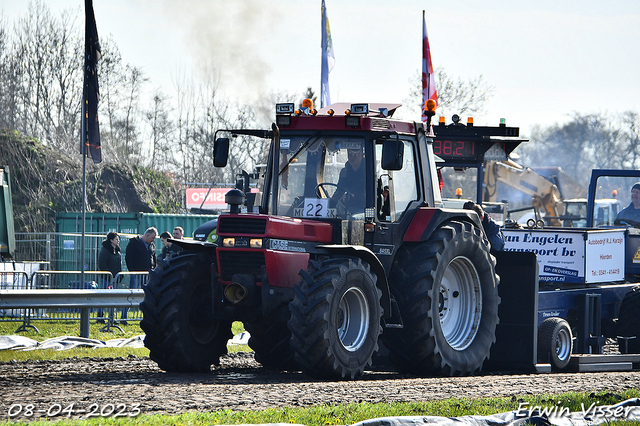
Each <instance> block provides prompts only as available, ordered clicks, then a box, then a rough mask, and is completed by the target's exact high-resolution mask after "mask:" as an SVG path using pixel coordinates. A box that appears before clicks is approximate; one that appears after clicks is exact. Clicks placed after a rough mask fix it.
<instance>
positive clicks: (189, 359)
mask: <svg viewBox="0 0 640 426" xmlns="http://www.w3.org/2000/svg"><path fill="white" fill-rule="evenodd" d="M213 259H214V256H213V255H212V254H210V253H199V254H194V253H189V254H185V255H183V256H178V257H175V258H173V259H171V260H170V262H168V263H165V265H164V266H158V267H157V268H156V269H155V270H154V271H152V272H151V273H150V274H149V283H148V284H147V285H146V286H144V287H143V288H144V300H143V302H142V303H141V304H140V309H141V310H142V313H143V315H144V317H143V319H142V321H141V323H140V327H141V328H142V330H143V331H144V332H145V333H146V337H145V340H144V345H145V346H146V347H147V348H148V349H149V357H150V358H151V359H152V360H154V361H155V362H157V363H158V366H159V367H160V369H162V370H164V371H169V372H182V373H201V372H207V371H210V369H211V364H216V365H219V364H220V357H221V356H222V355H224V354H226V353H227V342H228V341H229V339H230V338H231V337H232V336H233V335H232V333H231V322H230V321H222V320H218V319H215V318H214V316H213V294H212V290H211V263H212V262H213Z"/></svg>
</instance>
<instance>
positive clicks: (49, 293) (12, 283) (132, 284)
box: [0, 270, 149, 337]
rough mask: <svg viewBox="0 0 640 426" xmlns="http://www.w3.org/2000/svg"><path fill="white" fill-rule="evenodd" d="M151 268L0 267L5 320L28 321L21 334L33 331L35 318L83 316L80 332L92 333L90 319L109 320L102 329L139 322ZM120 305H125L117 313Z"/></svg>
mask: <svg viewBox="0 0 640 426" xmlns="http://www.w3.org/2000/svg"><path fill="white" fill-rule="evenodd" d="M148 278H149V274H148V272H120V273H118V274H117V275H116V276H115V277H112V276H111V273H109V272H105V271H85V272H84V284H82V281H83V279H82V272H81V271H49V270H36V271H33V272H32V273H31V274H30V275H29V274H28V273H27V272H25V271H16V270H12V271H7V270H1V271H0V321H14V322H21V323H22V324H21V325H20V326H19V327H18V329H17V330H16V331H15V332H16V333H19V332H22V331H26V330H28V329H33V330H36V331H38V332H39V330H38V329H37V327H36V326H35V325H33V324H32V323H31V322H32V321H35V320H49V321H50V320H80V336H81V337H89V322H90V320H96V321H99V322H104V323H105V326H104V327H103V328H102V329H101V330H100V331H111V329H112V328H117V329H119V330H121V331H122V328H121V327H120V326H119V325H118V321H121V322H122V321H124V320H123V316H124V314H125V313H127V315H126V321H139V320H140V319H142V318H141V313H140V311H139V310H138V306H139V304H140V302H141V301H142V299H143V297H144V293H143V291H142V290H141V288H142V286H143V285H146V283H147V281H148ZM117 308H120V309H119V310H118V311H116V309H117Z"/></svg>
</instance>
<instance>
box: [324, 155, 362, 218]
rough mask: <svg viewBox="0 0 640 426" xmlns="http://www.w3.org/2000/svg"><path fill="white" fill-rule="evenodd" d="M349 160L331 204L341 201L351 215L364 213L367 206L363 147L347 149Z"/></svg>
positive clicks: (341, 174)
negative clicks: (365, 205)
mask: <svg viewBox="0 0 640 426" xmlns="http://www.w3.org/2000/svg"><path fill="white" fill-rule="evenodd" d="M347 154H348V158H349V159H348V160H347V162H346V163H345V165H344V168H343V169H342V170H340V177H339V178H338V184H337V188H336V191H335V192H334V193H333V196H332V197H331V202H332V203H331V204H332V205H336V204H337V202H338V201H341V202H342V203H343V204H344V206H345V207H346V209H347V211H348V212H349V213H351V214H356V213H363V212H364V204H365V190H364V188H365V183H366V180H365V164H364V161H363V160H364V151H363V150H362V147H359V148H358V147H353V148H349V149H347Z"/></svg>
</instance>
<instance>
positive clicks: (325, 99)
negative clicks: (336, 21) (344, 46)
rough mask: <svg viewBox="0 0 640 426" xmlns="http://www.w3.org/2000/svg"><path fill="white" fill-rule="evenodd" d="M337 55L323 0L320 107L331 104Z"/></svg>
mask: <svg viewBox="0 0 640 426" xmlns="http://www.w3.org/2000/svg"><path fill="white" fill-rule="evenodd" d="M334 63H335V56H334V54H333V41H332V40H331V28H330V27H329V18H327V9H326V7H325V5H324V0H322V75H321V82H320V108H324V107H326V106H329V105H331V93H329V73H330V72H331V70H332V69H333V64H334Z"/></svg>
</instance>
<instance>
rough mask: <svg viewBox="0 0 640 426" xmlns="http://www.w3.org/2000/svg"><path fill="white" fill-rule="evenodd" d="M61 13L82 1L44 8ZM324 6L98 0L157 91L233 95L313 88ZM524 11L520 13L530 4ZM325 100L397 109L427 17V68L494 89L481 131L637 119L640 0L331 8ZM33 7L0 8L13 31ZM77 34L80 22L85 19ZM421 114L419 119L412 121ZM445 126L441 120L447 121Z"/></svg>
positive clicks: (102, 28)
mask: <svg viewBox="0 0 640 426" xmlns="http://www.w3.org/2000/svg"><path fill="white" fill-rule="evenodd" d="M44 2H45V4H46V5H47V6H48V7H49V8H50V9H51V10H52V12H53V13H55V14H58V13H59V12H60V11H61V10H63V9H69V8H71V9H74V10H78V11H82V7H83V4H84V2H83V0H44ZM320 4H321V0H272V1H267V0H263V1H258V0H234V1H228V0H224V1H223V0H180V1H178V0H94V9H95V16H96V22H97V26H98V32H99V35H100V38H101V39H102V38H104V37H107V36H109V35H110V36H111V37H112V38H113V39H114V40H115V42H116V44H117V46H118V47H119V49H120V51H121V53H122V56H123V60H124V61H125V62H126V63H130V64H132V65H135V66H138V67H141V68H142V69H143V70H144V72H145V73H146V74H147V76H148V77H150V79H151V86H152V87H153V88H155V87H162V88H163V91H164V92H165V93H171V91H172V90H173V83H172V82H173V81H174V80H175V78H176V76H177V75H178V74H179V73H185V72H187V73H188V72H204V70H207V69H211V66H212V65H213V66H214V67H215V68H216V69H217V70H218V71H219V72H220V78H221V81H220V86H221V88H223V89H224V92H225V94H226V95H227V96H229V97H233V98H237V99H238V100H239V101H242V102H246V101H248V100H249V99H250V97H251V96H254V95H255V94H259V93H263V92H265V91H272V90H284V91H288V92H295V93H302V92H303V91H304V90H305V89H306V88H307V87H309V86H311V87H312V88H313V89H314V90H315V91H316V93H318V92H319V87H320V35H321V32H320V16H321V14H320ZM524 4H527V6H525V5H524ZM326 6H327V11H328V16H329V21H330V25H331V32H332V37H333V43H334V48H335V67H334V69H333V71H332V72H331V74H330V79H329V81H330V87H331V97H332V101H333V102H403V101H404V100H405V99H406V98H407V97H408V95H409V86H410V83H409V81H410V79H412V78H413V77H415V76H416V75H417V72H418V71H419V70H420V69H421V60H422V56H421V38H422V10H426V18H427V30H428V33H429V41H430V44H431V53H432V59H433V63H434V66H435V67H436V68H438V67H442V68H443V69H444V70H445V71H446V72H447V73H448V74H449V75H451V76H454V77H460V78H462V79H465V80H468V79H472V78H477V77H478V76H480V75H482V76H483V80H484V81H485V82H486V83H487V84H489V85H492V86H494V87H495V91H494V94H493V96H492V98H491V101H490V102H489V104H488V108H487V112H486V114H485V115H484V116H483V117H478V118H476V120H475V123H476V125H497V124H498V122H499V120H500V118H505V119H506V121H507V125H510V126H519V127H520V128H521V129H522V132H523V133H524V134H525V135H528V134H529V132H530V129H531V126H533V125H536V124H539V125H541V126H550V125H552V124H554V123H563V122H565V121H566V120H567V119H568V116H569V114H571V113H572V112H579V113H610V114H617V113H620V112H623V111H626V110H634V111H637V112H640V83H639V82H638V80H639V79H640V1H638V0H612V1H609V2H602V1H592V0H582V1H565V2H561V1H557V0H556V1H550V0H536V1H535V2H532V1H528V2H514V1H512V0H483V1H468V0H460V1H456V2H443V1H433V0H430V1H415V0H393V1H381V0H348V1H345V0H342V1H338V0H326ZM27 7H28V0H0V9H2V11H3V15H4V17H5V19H7V20H8V22H12V21H13V19H14V18H15V17H17V16H20V15H21V14H22V15H24V14H26V11H27ZM80 18H81V23H82V25H84V22H83V21H84V19H83V16H82V15H80ZM414 118H415V119H418V118H419V117H414ZM448 120H449V118H447V121H448Z"/></svg>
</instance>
